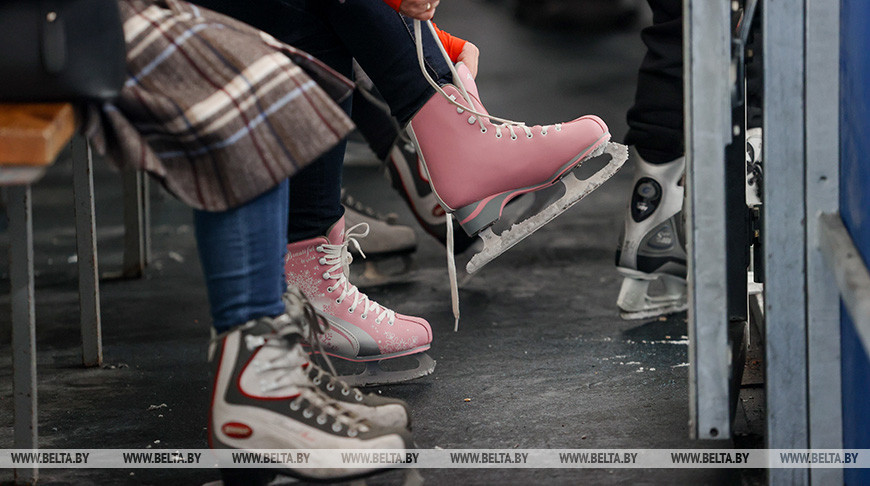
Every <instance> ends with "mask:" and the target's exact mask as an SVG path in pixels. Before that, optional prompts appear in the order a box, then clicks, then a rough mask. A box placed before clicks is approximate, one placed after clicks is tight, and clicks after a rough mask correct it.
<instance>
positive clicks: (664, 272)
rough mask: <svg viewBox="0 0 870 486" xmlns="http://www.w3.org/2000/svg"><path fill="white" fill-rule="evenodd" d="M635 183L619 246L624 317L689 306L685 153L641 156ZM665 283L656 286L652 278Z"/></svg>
mask: <svg viewBox="0 0 870 486" xmlns="http://www.w3.org/2000/svg"><path fill="white" fill-rule="evenodd" d="M636 161H637V168H636V172H635V177H634V186H633V187H634V189H633V190H632V193H631V202H630V203H629V208H628V214H627V215H626V219H625V227H624V230H623V235H622V237H621V240H622V241H621V243H620V245H619V246H618V247H617V249H616V269H617V270H618V271H619V273H620V274H622V275H623V276H624V277H625V279H624V280H623V282H622V287H621V288H620V290H619V297H618V298H617V300H616V305H617V306H618V307H619V310H620V315H621V316H622V318H623V319H646V318H650V317H655V316H659V315H665V314H670V313H673V312H679V311H682V310H685V309H686V305H687V304H686V242H685V241H686V240H685V234H684V225H683V221H682V208H683V193H684V189H683V182H682V180H683V173H684V171H685V163H686V159H685V157H680V158H678V159H676V160H673V161H672V162H668V163H665V164H650V163H648V162H646V161H644V160H643V159H641V158H640V157H637V158H636ZM656 281H658V282H660V283H661V284H663V285H662V286H663V289H659V291H658V292H653V291H651V290H655V289H650V286H651V284H652V283H653V282H656Z"/></svg>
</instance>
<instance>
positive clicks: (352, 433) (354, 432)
mask: <svg viewBox="0 0 870 486" xmlns="http://www.w3.org/2000/svg"><path fill="white" fill-rule="evenodd" d="M357 435H359V432H357V431H356V430H348V431H347V436H348V437H356V436H357Z"/></svg>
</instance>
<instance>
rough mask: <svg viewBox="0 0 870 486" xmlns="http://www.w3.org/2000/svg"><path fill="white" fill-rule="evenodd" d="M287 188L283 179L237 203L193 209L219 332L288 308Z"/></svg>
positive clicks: (200, 255)
mask: <svg viewBox="0 0 870 486" xmlns="http://www.w3.org/2000/svg"><path fill="white" fill-rule="evenodd" d="M287 189H288V183H287V181H286V180H285V181H284V182H282V183H281V184H279V185H278V186H277V187H275V188H273V189H271V190H270V191H269V192H267V193H265V194H263V195H261V196H259V197H257V198H256V199H254V200H253V201H249V202H248V203H246V204H244V205H242V206H240V207H238V208H234V209H230V210H228V211H221V212H208V211H199V210H196V211H194V218H193V221H194V228H195V231H196V241H197V247H198V248H199V258H200V262H201V263H202V270H203V274H204V275H205V283H206V288H207V289H208V300H209V303H210V306H211V315H212V320H213V321H214V327H215V329H216V330H217V331H218V332H223V331H226V330H228V329H230V328H231V327H233V326H236V325H239V324H244V323H245V322H247V321H249V320H252V319H257V318H260V317H264V316H277V315H279V314H283V313H284V304H283V302H282V300H281V296H282V294H283V293H284V290H285V289H286V287H287V284H286V282H285V280H284V254H285V253H286V252H287V239H286V234H287Z"/></svg>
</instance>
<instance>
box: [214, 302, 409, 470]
mask: <svg viewBox="0 0 870 486" xmlns="http://www.w3.org/2000/svg"><path fill="white" fill-rule="evenodd" d="M298 317H299V316H295V317H293V316H290V315H287V314H284V315H281V316H279V317H276V318H261V319H257V320H253V321H250V322H247V323H245V324H243V325H240V326H237V327H235V328H233V329H232V330H230V331H228V332H226V333H224V334H222V335H221V336H218V337H216V338H215V339H214V340H213V341H212V347H211V349H210V353H209V354H210V355H213V357H214V358H215V359H214V363H215V379H214V385H213V390H212V401H211V409H210V413H209V422H208V429H209V445H210V447H212V448H214V449H241V450H246V451H256V450H259V449H272V450H275V449H282V450H287V449H307V450H312V449H315V450H316V449H357V450H359V449H362V450H365V449H390V450H404V449H407V448H409V447H411V438H410V435H409V433H408V431H407V430H406V429H405V428H401V427H400V428H387V427H382V426H379V425H375V424H373V423H371V422H369V421H367V420H365V419H364V418H362V417H360V416H359V415H357V414H356V413H354V412H352V411H350V410H349V409H348V408H347V407H345V406H344V405H343V404H342V402H338V401H336V400H333V399H332V398H330V397H329V396H327V395H325V394H324V393H323V392H321V391H320V389H319V388H318V387H317V386H316V385H315V384H314V382H313V381H312V379H311V377H310V374H309V371H308V370H307V368H308V367H310V362H309V359H308V353H306V352H305V350H304V348H303V347H302V344H301V342H302V339H303V336H302V328H301V327H300V325H299V324H300V321H299V320H298ZM310 457H311V459H310V460H309V461H307V462H306V463H305V464H304V466H303V465H301V464H299V463H293V462H292V461H289V460H288V461H287V462H282V463H281V468H280V469H277V470H273V471H276V472H280V473H281V474H284V475H289V476H293V477H298V478H302V479H307V480H318V481H323V480H346V479H351V478H356V477H361V476H366V475H370V474H373V473H376V472H378V471H379V470H380V469H360V468H355V467H353V466H351V465H348V466H344V465H341V464H339V463H336V462H331V461H324V456H322V455H317V454H312V455H311V456H310ZM225 471H226V474H225V480H227V479H230V478H231V479H232V482H234V483H236V484H255V482H256V484H264V483H265V482H266V481H264V480H263V476H264V474H263V471H253V472H251V475H252V478H251V480H252V481H255V482H251V481H249V482H247V483H244V482H242V481H243V480H242V479H241V478H239V472H238V470H233V469H225ZM225 482H226V481H225Z"/></svg>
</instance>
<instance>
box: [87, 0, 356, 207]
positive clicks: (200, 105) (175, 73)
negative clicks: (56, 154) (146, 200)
mask: <svg viewBox="0 0 870 486" xmlns="http://www.w3.org/2000/svg"><path fill="white" fill-rule="evenodd" d="M119 4H120V7H121V12H122V17H123V22H124V33H125V36H126V41H127V70H128V80H127V83H126V85H125V87H124V89H123V91H122V93H121V97H120V98H119V99H118V100H116V101H115V102H114V103H112V104H107V105H105V106H103V107H102V113H101V116H100V119H101V122H102V123H101V125H102V126H101V127H100V128H102V130H98V131H97V136H96V143H97V145H98V146H100V147H102V148H104V149H106V150H107V151H108V152H109V154H110V155H111V156H112V158H113V159H114V160H115V162H116V163H117V164H118V165H119V166H121V167H122V168H124V169H144V170H146V171H148V172H149V173H151V174H153V175H155V176H156V177H158V178H159V179H161V180H162V182H163V183H164V185H165V186H166V188H167V189H168V190H169V191H170V192H172V193H173V194H174V195H175V196H177V197H178V198H179V199H181V200H182V201H184V202H185V203H187V204H189V205H190V206H193V207H194V208H197V209H204V210H210V211H220V210H225V209H228V208H231V207H235V206H238V205H240V204H242V203H244V202H246V201H249V200H251V199H253V198H254V197H256V196H258V195H260V194H262V193H263V192H265V191H266V190H268V189H270V188H271V187H274V186H275V185H276V184H278V183H279V182H280V181H282V180H283V179H285V178H287V177H289V176H291V175H293V174H294V173H295V172H296V171H298V170H299V169H300V168H302V167H303V166H305V165H306V164H307V163H309V162H311V161H312V160H314V159H316V158H317V157H318V156H320V155H321V154H322V153H323V152H325V151H326V150H328V149H329V148H331V147H333V146H334V145H335V144H336V143H337V142H338V141H339V140H341V139H342V138H343V137H344V136H345V135H347V133H348V132H349V131H350V130H351V129H352V124H351V122H350V120H349V119H348V118H347V116H345V114H344V112H343V111H342V110H341V109H340V108H339V107H338V106H337V105H336V103H335V102H334V101H333V100H334V99H341V98H342V97H344V96H347V95H348V94H349V93H350V91H351V90H352V87H353V86H352V84H351V83H350V82H349V81H347V80H346V79H345V78H342V77H340V76H339V75H338V74H336V73H334V72H333V71H331V70H330V69H329V68H328V67H326V66H325V65H322V64H320V63H319V61H317V60H316V59H314V58H312V57H311V56H309V55H307V54H305V53H304V52H301V51H299V50H296V49H293V48H292V47H290V46H287V45H284V44H282V43H280V42H278V41H277V40H275V39H274V38H272V37H271V36H269V35H267V34H265V33H262V32H260V31H258V30H256V29H254V28H252V27H250V26H247V25H245V24H242V23H240V22H238V21H235V20H233V19H231V18H228V17H225V16H222V15H220V14H217V13H215V12H212V11H209V10H206V9H202V8H199V7H197V6H195V5H192V4H189V3H186V2H182V1H178V0H164V1H149V0H121V1H120V2H119ZM303 67H304V68H305V69H304V70H303V69H302V68H303Z"/></svg>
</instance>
